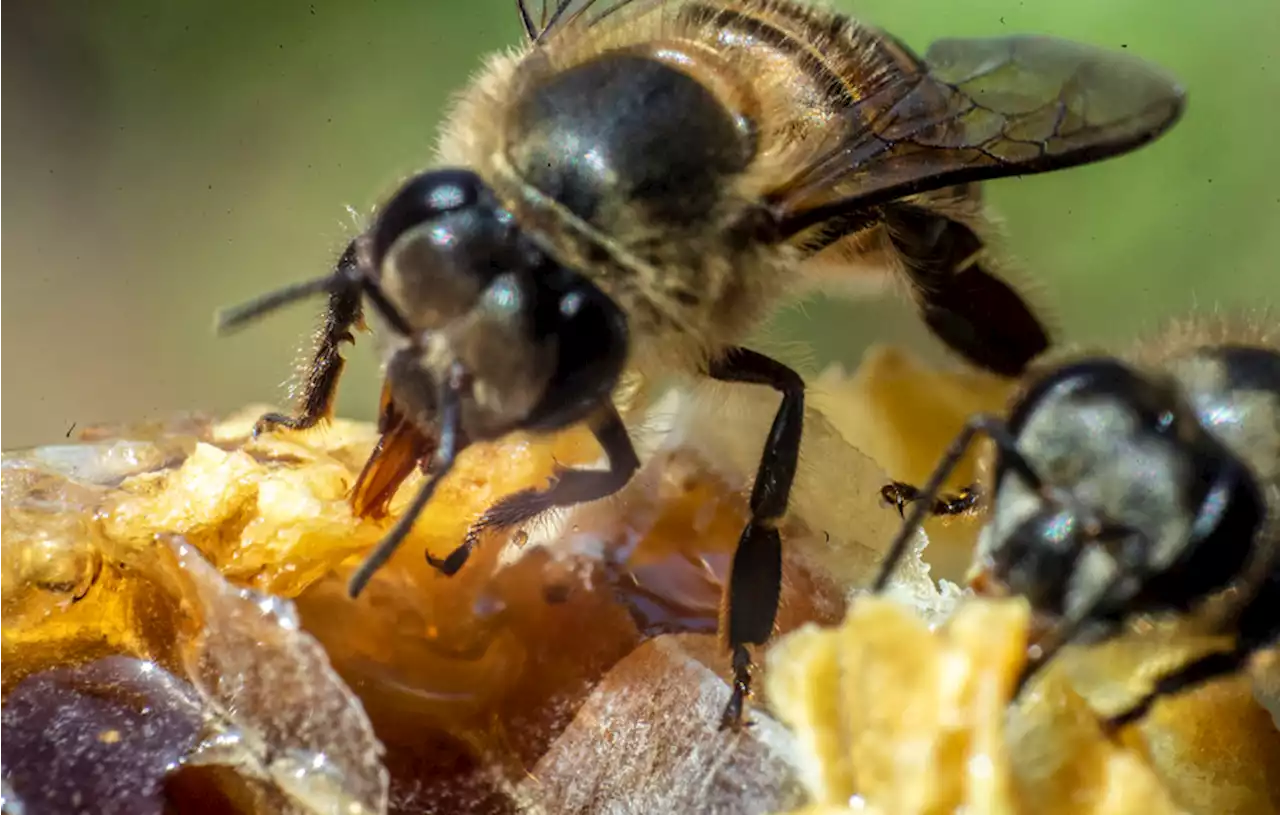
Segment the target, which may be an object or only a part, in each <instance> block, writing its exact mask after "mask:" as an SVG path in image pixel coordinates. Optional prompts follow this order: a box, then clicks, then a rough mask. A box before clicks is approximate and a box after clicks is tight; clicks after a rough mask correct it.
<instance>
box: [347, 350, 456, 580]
mask: <svg viewBox="0 0 1280 815" xmlns="http://www.w3.org/2000/svg"><path fill="white" fill-rule="evenodd" d="M461 381H462V376H461V366H459V365H457V364H455V365H454V369H453V370H452V371H451V372H450V376H449V378H448V380H447V381H446V382H444V383H443V386H442V387H441V389H440V447H439V448H438V449H437V451H436V468H435V471H434V472H433V473H432V474H431V476H430V478H428V479H427V482H426V483H425V484H423V485H422V487H421V488H420V489H419V490H418V494H417V495H415V496H413V501H411V502H410V503H409V506H408V507H406V508H405V510H404V512H403V513H402V514H401V515H400V519H399V520H397V521H396V524H395V526H393V527H391V531H390V532H388V533H387V535H386V537H384V538H383V539H382V540H381V541H379V542H378V545H377V546H376V547H375V548H374V550H373V551H372V552H370V553H369V556H368V557H366V558H365V559H364V562H363V563H361V564H360V566H359V568H357V569H356V570H355V573H354V574H352V575H351V580H350V582H349V583H348V584H347V594H349V595H350V596H351V598H352V599H355V598H356V597H358V596H360V592H362V591H364V588H365V586H367V585H368V584H369V580H370V579H371V578H372V577H373V575H374V574H375V573H376V572H377V571H378V569H381V568H382V567H383V565H385V564H386V562H387V561H388V560H390V559H391V556H392V555H393V554H395V551H396V550H397V549H399V548H400V544H402V543H404V539H405V538H407V537H408V536H409V532H410V531H411V530H412V529H413V524H414V522H415V521H417V520H418V516H419V515H421V514H422V511H423V510H424V509H426V507H427V504H428V503H430V501H431V496H433V495H435V492H436V487H437V486H438V485H439V484H440V481H441V480H442V479H443V478H444V477H445V476H446V475H448V474H449V471H450V470H451V469H453V462H454V460H455V459H456V458H457V456H458V453H460V452H461V446H460V445H459V442H460V440H461V438H462V432H461V431H462V427H461V423H462V409H461V405H460V398H459V391H460V390H461ZM462 446H465V444H464V445H462Z"/></svg>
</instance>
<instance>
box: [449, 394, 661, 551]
mask: <svg viewBox="0 0 1280 815" xmlns="http://www.w3.org/2000/svg"><path fill="white" fill-rule="evenodd" d="M591 430H592V432H593V433H594V434H595V437H596V441H598V442H599V443H600V446H601V447H603V448H604V452H605V455H606V456H607V457H608V459H609V469H607V470H586V469H568V468H564V469H557V470H556V473H555V477H554V480H553V481H552V483H551V486H550V487H548V488H547V489H545V490H537V489H528V490H521V491H520V492H517V493H514V494H512V495H508V496H507V497H506V498H503V499H502V500H501V501H499V502H498V503H496V504H494V505H493V506H491V507H489V508H488V509H487V510H485V513H484V514H483V515H481V516H480V517H479V519H477V520H476V522H475V523H474V524H472V525H471V528H470V529H469V530H467V537H466V538H465V539H464V540H463V542H462V545H461V546H459V547H458V548H457V549H454V550H453V551H452V552H450V553H449V555H448V557H444V558H437V557H433V556H432V555H431V554H430V553H428V554H427V562H428V563H430V564H431V565H432V566H434V567H435V568H436V569H438V570H440V571H441V572H443V573H444V574H446V575H452V574H455V573H456V572H457V571H458V570H459V569H461V568H462V565H463V564H464V563H466V562H467V558H468V557H470V555H471V550H472V549H474V548H475V546H476V544H477V543H478V542H479V541H480V536H481V535H483V534H484V533H485V532H487V531H489V530H493V529H504V528H507V527H511V526H515V525H516V524H520V523H523V522H525V521H527V520H529V519H530V518H534V517H536V516H538V515H541V514H542V513H544V512H546V511H547V510H549V509H553V508H555V507H571V506H574V505H575V504H585V503H587V502H589V501H598V500H599V499H601V498H605V497H608V496H610V495H613V494H614V493H615V492H617V491H618V490H620V489H622V488H623V487H625V486H626V485H627V482H628V481H630V480H631V476H632V475H634V474H635V471H636V470H638V469H639V468H640V459H639V457H638V456H637V455H636V449H635V447H633V446H632V444H631V436H629V435H628V434H627V427H626V425H624V424H623V423H622V417H621V416H619V415H618V410H617V408H615V407H614V406H613V405H612V404H610V405H608V407H606V408H604V409H603V410H602V411H601V412H600V413H599V414H597V416H596V417H595V418H594V419H593V420H592V422H591Z"/></svg>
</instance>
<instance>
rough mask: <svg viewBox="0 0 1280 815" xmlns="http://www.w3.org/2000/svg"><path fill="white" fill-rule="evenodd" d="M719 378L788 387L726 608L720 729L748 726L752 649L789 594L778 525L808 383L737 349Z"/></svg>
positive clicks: (715, 366) (721, 364)
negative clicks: (728, 689)
mask: <svg viewBox="0 0 1280 815" xmlns="http://www.w3.org/2000/svg"><path fill="white" fill-rule="evenodd" d="M710 374H711V376H712V378H714V379H719V380H722V381H725V382H747V383H752V384H757V385H769V386H770V387H772V388H775V389H776V390H778V391H781V392H782V403H781V404H780V405H779V406H778V412H777V413H776V414H775V415H774V417H773V426H772V427H771V428H770V429H769V437H768V439H766V440H765V444H764V452H763V453H762V454H761V456H760V465H759V467H758V468H757V469H756V479H755V485H754V486H753V488H752V490H751V519H750V520H749V521H748V522H747V526H746V528H745V529H743V530H742V537H741V538H739V539H738V548H737V550H736V551H735V552H734V555H733V565H732V567H731V569H730V572H729V586H728V589H727V591H726V592H725V595H724V607H723V609H722V612H721V632H722V634H723V635H724V636H725V638H726V639H727V642H728V645H729V648H730V649H731V651H732V653H733V691H732V694H731V695H730V697H729V703H728V704H727V705H726V706H725V709H724V715H723V716H722V717H721V720H720V726H721V728H722V729H723V728H737V727H738V726H739V725H740V724H741V723H742V711H743V705H744V704H745V703H746V700H747V698H748V697H749V696H750V695H751V653H750V651H748V650H747V646H748V645H763V644H764V643H765V642H767V641H768V639H769V637H770V636H771V635H772V634H773V624H774V620H775V619H776V617H777V615H778V600H779V598H780V596H781V594H782V538H781V536H780V535H779V533H778V524H779V523H781V521H782V519H783V516H784V515H786V512H787V502H788V500H789V499H790V496H791V482H792V481H793V480H794V478H795V474H796V464H797V462H798V461H799V458H800V437H801V433H802V432H803V429H804V380H803V379H801V378H800V375H799V374H797V373H796V372H795V371H793V370H791V369H790V368H788V367H787V366H786V365H783V364H782V363H781V362H777V361H775V360H773V359H770V358H769V357H766V356H764V355H763V354H758V353H756V352H755V351H749V350H747V349H745V348H735V349H733V350H732V351H730V352H729V353H728V354H727V355H725V356H724V357H722V358H721V359H719V360H716V361H715V362H714V363H712V365H711V370H710Z"/></svg>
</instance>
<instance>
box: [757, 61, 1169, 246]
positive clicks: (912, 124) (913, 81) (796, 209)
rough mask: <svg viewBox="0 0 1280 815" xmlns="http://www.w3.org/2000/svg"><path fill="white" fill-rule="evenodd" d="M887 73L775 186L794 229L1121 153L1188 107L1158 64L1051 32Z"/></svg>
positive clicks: (779, 208) (787, 230) (787, 231)
mask: <svg viewBox="0 0 1280 815" xmlns="http://www.w3.org/2000/svg"><path fill="white" fill-rule="evenodd" d="M876 80H877V81H876V82H875V83H874V87H873V88H872V89H871V92H869V93H868V94H867V95H865V96H864V97H862V98H860V99H859V100H858V101H857V102H856V103H854V104H853V105H851V106H850V107H849V108H847V109H846V111H845V112H844V115H846V116H848V117H849V121H847V122H846V125H845V127H844V128H841V129H840V132H843V133H846V134H848V135H846V136H845V137H843V138H842V139H841V141H840V143H838V144H835V145H833V146H832V147H830V148H829V149H827V150H824V151H822V152H821V153H820V154H819V156H818V158H817V159H816V160H815V161H813V162H810V163H809V165H808V166H807V167H806V168H805V169H804V170H803V171H801V172H800V173H799V174H797V175H796V176H794V177H793V178H792V179H791V180H790V181H788V182H787V183H786V184H785V185H783V186H782V187H780V188H779V189H777V190H774V191H772V192H771V194H770V202H771V205H772V207H773V210H774V213H775V215H776V216H777V218H778V222H779V224H780V226H781V229H782V232H783V234H784V236H785V235H791V234H795V233H796V232H799V231H801V230H803V229H806V228H808V227H810V226H813V225H814V224H817V223H821V222H822V221H825V220H827V219H829V218H831V217H836V216H839V215H841V214H844V213H848V212H850V211H853V210H858V209H862V208H864V207H869V206H874V205H876V204H879V203H884V202H886V201H890V200H894V199H897V198H901V197H903V196H905V195H911V194H915V193H920V192H926V191H929V190H933V189H939V188H942V187H947V186H951V185H954V184H959V183H965V182H971V181H981V180H984V179H991V178H999V177H1001V176H1010V175H1025V174H1031V173H1041V172H1047V171H1050V170H1056V169H1060V168H1064V167H1071V166H1074V165H1079V164H1086V163H1089V162H1093V161H1098V160H1100V159H1103V158H1107V157H1110V156H1115V155H1119V154H1121V153H1125V152H1128V151H1130V150H1133V149H1135V148H1137V147H1139V146H1141V145H1143V144H1145V143H1147V142H1149V141H1151V140H1152V139H1154V138H1156V137H1157V136H1159V135H1160V134H1162V133H1164V132H1165V131H1166V130H1168V129H1169V127H1171V126H1172V125H1173V124H1174V122H1176V121H1177V119H1178V117H1179V116H1180V115H1181V113H1182V111H1183V108H1184V107H1185V94H1184V91H1183V89H1182V88H1181V87H1180V86H1179V85H1178V83H1177V82H1176V81H1175V80H1174V79H1172V78H1171V77H1169V76H1168V75H1166V74H1165V73H1164V72H1162V71H1161V70H1159V69H1158V68H1156V67H1154V66H1152V65H1150V64H1148V63H1146V62H1143V61H1141V60H1139V59H1137V58H1134V57H1132V56H1130V55H1128V54H1122V53H1115V52H1112V51H1107V50H1103V49H1100V48H1096V47H1093V46H1088V45H1083V44H1080V43H1074V42H1068V41H1064V40H1057V39H1052V38H1048V37H1031V36H1021V37H1006V38H992V39H947V40H940V41H938V42H936V43H934V44H933V46H932V47H930V49H929V51H928V53H927V54H926V55H925V58H924V60H923V61H922V62H919V61H918V62H916V64H915V66H914V69H912V68H911V67H908V66H906V65H905V64H904V63H902V62H899V63H898V64H896V65H895V66H894V69H893V71H892V73H891V74H890V75H887V76H884V75H882V76H880V77H876Z"/></svg>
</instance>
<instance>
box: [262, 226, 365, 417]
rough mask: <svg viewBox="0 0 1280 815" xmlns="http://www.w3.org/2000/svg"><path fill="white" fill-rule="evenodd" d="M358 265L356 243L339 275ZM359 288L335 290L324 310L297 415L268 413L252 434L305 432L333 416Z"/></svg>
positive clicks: (357, 309)
mask: <svg viewBox="0 0 1280 815" xmlns="http://www.w3.org/2000/svg"><path fill="white" fill-rule="evenodd" d="M355 265H356V250H355V242H354V241H353V242H352V243H351V244H350V245H348V246H347V249H346V251H345V252H343V253H342V257H341V258H339V260H338V265H337V271H336V273H335V274H336V276H337V277H339V278H341V277H344V276H345V277H348V278H351V277H353V276H352V275H351V274H350V272H351V270H352V269H353V268H354V267H355ZM360 294H361V291H360V286H359V285H358V284H355V283H353V284H352V285H349V286H342V287H339V288H336V289H334V290H333V292H332V293H331V294H330V295H329V305H328V308H327V309H326V310H325V317H324V328H323V329H322V330H321V333H320V343H319V345H318V346H317V348H316V353H315V357H313V358H312V360H311V367H310V368H309V369H308V371H307V381H306V384H305V385H303V388H302V395H301V397H300V398H299V400H298V414H297V415H296V416H286V415H285V414H283V413H268V414H266V415H264V416H263V417H262V418H260V419H258V422H257V424H255V425H254V426H253V435H255V436H257V435H259V434H261V433H266V432H269V431H271V430H274V429H275V428H277V427H285V428H288V429H290V430H305V429H307V428H309V427H314V426H315V425H317V424H319V423H320V422H321V421H322V420H323V419H327V418H328V417H329V416H330V415H331V414H332V413H333V398H334V395H335V394H336V393H337V390H338V379H339V378H340V377H341V376H342V368H343V365H344V364H345V363H344V360H343V359H342V353H341V345H342V343H344V342H353V341H354V340H355V337H353V336H352V334H351V330H352V329H353V328H355V326H356V325H357V324H358V323H359V322H360V317H361V306H360Z"/></svg>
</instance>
